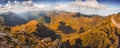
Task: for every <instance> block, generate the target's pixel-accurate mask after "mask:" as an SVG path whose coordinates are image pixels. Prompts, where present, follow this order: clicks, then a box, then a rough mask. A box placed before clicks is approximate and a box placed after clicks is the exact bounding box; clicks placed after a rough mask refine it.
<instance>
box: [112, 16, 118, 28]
mask: <svg viewBox="0 0 120 48" xmlns="http://www.w3.org/2000/svg"><path fill="white" fill-rule="evenodd" d="M115 16H116V15H114V16H113V17H111V21H112V23H113V24H114V25H115V26H116V27H118V28H120V24H118V23H117V22H116V21H115V20H114V17H115Z"/></svg>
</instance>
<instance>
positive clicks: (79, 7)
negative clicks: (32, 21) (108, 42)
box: [0, 0, 120, 16]
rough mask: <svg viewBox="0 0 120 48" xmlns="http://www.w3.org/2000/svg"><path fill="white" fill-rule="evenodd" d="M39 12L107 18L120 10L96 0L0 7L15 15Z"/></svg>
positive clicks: (1, 9) (15, 4)
mask: <svg viewBox="0 0 120 48" xmlns="http://www.w3.org/2000/svg"><path fill="white" fill-rule="evenodd" d="M40 10H61V11H69V12H81V13H83V14H88V15H89V14H90V15H93V14H97V15H102V16H107V15H110V14H115V13H118V12H119V11H120V10H116V9H111V8H109V7H108V6H105V5H103V4H100V3H98V2H97V1H96V0H85V1H84V2H83V1H81V0H76V1H74V2H69V3H66V4H55V5H47V4H36V3H33V2H32V1H24V2H22V3H19V2H17V1H14V2H13V3H11V2H8V4H6V5H0V12H5V11H13V12H16V13H22V12H25V11H40Z"/></svg>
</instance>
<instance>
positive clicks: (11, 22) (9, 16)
mask: <svg viewBox="0 0 120 48" xmlns="http://www.w3.org/2000/svg"><path fill="white" fill-rule="evenodd" d="M0 17H2V18H3V19H4V23H5V25H7V26H15V25H21V24H24V23H26V21H25V19H23V18H21V17H20V16H19V15H18V14H16V13H13V12H5V13H2V14H0Z"/></svg>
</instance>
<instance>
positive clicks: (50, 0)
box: [0, 0, 120, 8]
mask: <svg viewBox="0 0 120 48" xmlns="http://www.w3.org/2000/svg"><path fill="white" fill-rule="evenodd" d="M7 1H8V0H0V4H4V3H7ZM10 1H14V0H10ZM17 1H20V2H22V1H28V0H17ZM33 1H34V2H36V3H45V4H56V3H68V2H71V1H75V0H33ZM83 1H84V0H83ZM97 1H98V2H99V3H101V4H105V5H107V6H109V7H112V8H120V0H97Z"/></svg>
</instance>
